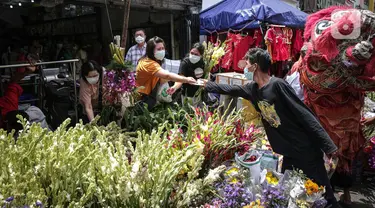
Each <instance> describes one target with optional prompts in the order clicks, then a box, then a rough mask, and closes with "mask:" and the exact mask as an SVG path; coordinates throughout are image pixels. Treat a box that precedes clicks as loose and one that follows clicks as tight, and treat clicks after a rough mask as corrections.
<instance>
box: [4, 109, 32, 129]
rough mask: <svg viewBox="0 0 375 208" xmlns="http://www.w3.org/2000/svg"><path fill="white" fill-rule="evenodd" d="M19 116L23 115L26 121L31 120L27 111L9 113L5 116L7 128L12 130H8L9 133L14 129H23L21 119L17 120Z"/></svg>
mask: <svg viewBox="0 0 375 208" xmlns="http://www.w3.org/2000/svg"><path fill="white" fill-rule="evenodd" d="M17 115H21V116H22V117H23V118H25V119H26V120H29V115H28V114H27V113H26V112H25V111H20V110H14V111H10V112H8V113H7V114H6V115H5V121H6V123H7V127H9V128H10V129H7V130H8V131H11V130H13V129H14V130H16V131H19V130H22V129H23V126H22V124H20V123H18V120H19V119H18V118H17Z"/></svg>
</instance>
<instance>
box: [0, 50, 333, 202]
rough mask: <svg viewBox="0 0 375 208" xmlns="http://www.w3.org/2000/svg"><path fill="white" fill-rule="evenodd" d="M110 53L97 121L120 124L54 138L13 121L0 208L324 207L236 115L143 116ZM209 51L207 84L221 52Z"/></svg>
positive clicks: (0, 152)
mask: <svg viewBox="0 0 375 208" xmlns="http://www.w3.org/2000/svg"><path fill="white" fill-rule="evenodd" d="M111 47H112V51H113V54H114V61H113V62H112V64H111V65H110V66H109V67H108V69H107V71H106V72H105V74H104V76H105V77H104V80H105V81H104V89H103V90H104V97H108V99H107V103H105V104H106V105H107V107H108V108H107V109H106V110H105V111H104V112H102V116H103V117H105V116H106V115H107V118H106V119H107V120H111V118H110V117H111V116H113V115H115V116H114V117H115V118H112V119H113V120H112V121H117V120H118V119H117V116H118V115H120V116H121V117H122V119H120V122H118V123H116V122H112V123H109V124H108V125H100V124H103V123H105V122H103V120H102V119H103V118H96V119H95V120H94V121H93V122H91V123H90V124H86V125H83V124H82V123H79V124H77V125H76V126H75V127H70V128H68V127H67V126H68V123H69V120H67V121H65V122H64V123H63V124H62V125H61V126H60V127H59V128H58V129H57V130H56V131H54V132H52V131H48V130H46V129H43V128H41V127H40V125H39V124H37V123H33V124H30V123H28V122H27V121H26V120H23V119H22V118H21V117H19V118H20V119H21V120H22V121H23V122H22V125H23V127H24V129H23V130H22V131H21V132H19V134H18V137H17V139H15V138H14V136H13V135H14V133H15V132H11V133H8V132H5V131H3V130H0V157H1V160H0V206H1V207H126V208H132V207H134V208H138V207H139V208H146V207H147V208H149V207H213V208H221V207H223V208H224V207H231V208H232V207H247V208H249V207H264V208H272V207H285V208H286V207H290V208H295V207H317V208H318V207H324V205H325V203H326V202H325V200H324V198H322V195H323V194H324V191H325V190H324V187H320V186H318V185H317V184H316V183H315V182H314V181H312V180H310V179H308V178H306V177H305V176H304V175H303V173H302V172H300V171H298V170H294V171H286V172H285V173H284V174H282V173H280V169H281V165H282V159H281V157H280V156H279V155H277V154H275V153H274V152H273V151H272V148H271V146H270V144H269V142H268V139H267V137H266V135H265V132H264V129H263V128H262V127H261V126H259V125H254V124H250V123H248V122H245V120H244V118H243V116H242V115H243V112H242V110H238V111H226V112H220V109H219V108H215V109H212V108H210V107H209V106H205V105H203V106H202V107H200V108H194V107H191V106H179V105H175V104H172V105H171V104H168V105H167V104H160V105H159V106H157V107H156V108H155V109H154V110H153V111H148V110H147V109H139V108H138V107H137V104H136V87H135V85H134V72H132V71H131V70H130V68H131V67H128V65H127V64H126V63H124V62H123V61H122V60H119V59H118V58H117V57H118V54H120V53H123V52H122V51H121V49H120V48H118V47H116V46H114V45H111ZM207 48H208V49H207V50H211V52H210V53H207V54H206V57H205V61H206V63H212V64H209V65H208V66H209V67H207V68H206V69H205V76H206V77H208V74H209V73H210V71H211V69H212V67H213V66H214V65H215V63H216V62H217V60H218V59H220V57H221V56H222V55H223V53H222V51H223V50H224V48H225V44H220V45H216V46H215V45H209V46H208V47H207ZM123 95H126V96H127V98H128V99H127V101H126V102H127V105H124V104H123V103H122V104H121V105H119V106H125V108H124V109H121V108H117V106H118V104H119V103H121V102H124V101H123V100H122V99H121V97H122V96H123ZM132 99H134V100H132ZM111 109H112V110H111ZM121 110H123V111H124V112H123V114H121V113H118V112H119V111H121ZM113 112H115V113H114V114H113ZM108 115H110V116H108ZM118 124H120V125H118ZM327 169H330V167H328V168H327Z"/></svg>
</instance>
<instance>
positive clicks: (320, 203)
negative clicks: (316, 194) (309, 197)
mask: <svg viewBox="0 0 375 208" xmlns="http://www.w3.org/2000/svg"><path fill="white" fill-rule="evenodd" d="M326 205H327V201H326V200H325V199H320V200H317V201H315V202H314V204H313V206H312V207H313V208H324V207H325V206H326Z"/></svg>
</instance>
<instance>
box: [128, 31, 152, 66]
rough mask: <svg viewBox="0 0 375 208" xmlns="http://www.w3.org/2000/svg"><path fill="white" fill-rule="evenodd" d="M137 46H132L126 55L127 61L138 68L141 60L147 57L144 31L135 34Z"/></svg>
mask: <svg viewBox="0 0 375 208" xmlns="http://www.w3.org/2000/svg"><path fill="white" fill-rule="evenodd" d="M134 37H135V42H137V44H136V45H134V46H132V47H131V48H130V49H129V51H128V53H127V54H126V58H125V60H126V61H131V62H132V63H133V67H134V68H136V67H137V65H138V61H139V59H141V58H142V57H143V56H144V55H146V46H147V44H146V42H145V40H146V33H145V30H144V29H137V30H136V31H135V34H134Z"/></svg>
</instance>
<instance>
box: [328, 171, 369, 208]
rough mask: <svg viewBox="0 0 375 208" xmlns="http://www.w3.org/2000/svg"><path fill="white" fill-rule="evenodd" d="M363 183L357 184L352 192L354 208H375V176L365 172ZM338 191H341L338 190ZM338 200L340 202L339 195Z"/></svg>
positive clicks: (337, 194)
mask: <svg viewBox="0 0 375 208" xmlns="http://www.w3.org/2000/svg"><path fill="white" fill-rule="evenodd" d="M360 181H361V182H357V183H355V185H354V187H353V189H352V191H351V197H352V202H353V203H352V206H351V207H352V208H375V174H374V173H368V172H367V173H366V172H364V173H363V175H362V179H361V180H360ZM337 191H338V192H339V191H341V190H340V189H339V188H337ZM338 192H337V193H336V194H335V195H336V198H337V199H338V200H339V193H338Z"/></svg>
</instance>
